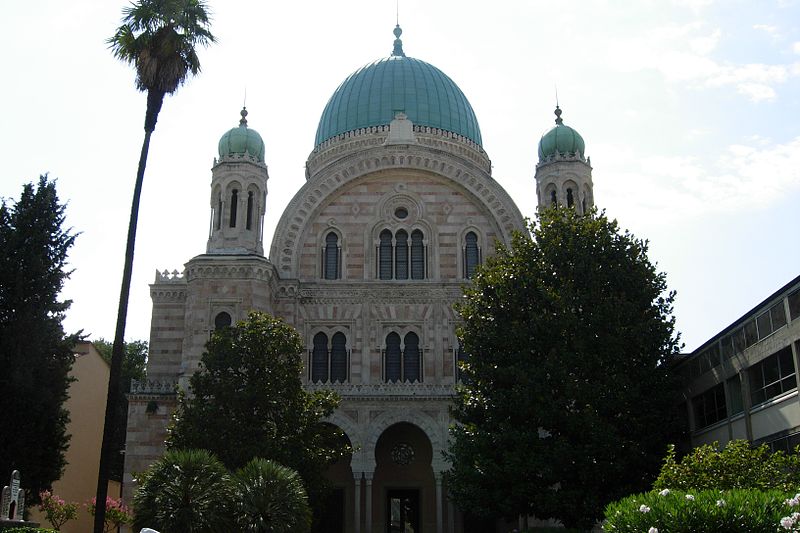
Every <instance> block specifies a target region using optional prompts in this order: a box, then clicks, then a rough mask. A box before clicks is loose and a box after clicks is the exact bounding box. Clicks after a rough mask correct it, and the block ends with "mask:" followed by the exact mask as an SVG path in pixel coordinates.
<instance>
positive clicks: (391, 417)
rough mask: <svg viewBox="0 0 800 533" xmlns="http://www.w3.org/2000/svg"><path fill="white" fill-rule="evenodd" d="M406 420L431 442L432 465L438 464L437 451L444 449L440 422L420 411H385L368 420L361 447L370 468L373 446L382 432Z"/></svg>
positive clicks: (373, 465) (373, 460)
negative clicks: (368, 424) (367, 427)
mask: <svg viewBox="0 0 800 533" xmlns="http://www.w3.org/2000/svg"><path fill="white" fill-rule="evenodd" d="M400 422H406V423H408V424H411V425H412V426H415V427H417V428H419V429H420V430H422V432H423V433H424V434H425V436H426V437H428V440H429V441H430V442H431V447H432V448H433V461H432V463H433V466H434V469H435V468H436V467H437V466H438V461H437V457H438V456H439V455H440V453H439V452H441V451H442V450H444V449H445V442H444V439H443V438H442V435H441V434H440V428H439V426H440V424H439V423H438V422H437V421H436V420H433V419H432V418H431V417H430V416H429V415H427V414H425V413H423V412H420V411H408V410H405V409H404V410H403V411H399V410H398V411H395V410H392V411H385V412H384V413H382V414H381V415H379V416H378V417H377V418H376V419H375V420H373V421H372V422H370V426H369V427H370V429H369V434H368V435H366V436H365V439H364V447H363V452H364V453H363V458H364V460H365V461H370V462H371V465H372V469H373V470H374V468H375V447H376V446H377V444H378V439H380V437H381V435H383V432H384V431H386V430H387V429H389V428H390V427H391V426H393V425H395V424H399V423H400Z"/></svg>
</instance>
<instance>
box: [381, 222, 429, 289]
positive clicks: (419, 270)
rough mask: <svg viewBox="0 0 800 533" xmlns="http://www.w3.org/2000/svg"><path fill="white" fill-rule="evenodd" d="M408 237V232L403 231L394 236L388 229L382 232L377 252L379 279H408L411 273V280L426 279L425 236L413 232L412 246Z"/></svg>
mask: <svg viewBox="0 0 800 533" xmlns="http://www.w3.org/2000/svg"><path fill="white" fill-rule="evenodd" d="M408 237H409V236H408V232H407V231H406V230H403V229H401V230H398V231H397V233H395V234H394V235H392V232H391V231H390V230H388V229H385V230H383V231H381V233H380V235H379V242H378V248H377V250H376V255H377V257H378V264H377V276H378V279H386V280H389V279H408V278H409V273H410V275H411V279H425V271H426V250H425V243H424V235H423V233H422V231H420V230H418V229H415V230H414V231H412V232H411V245H410V246H409V242H408V241H409V238H408ZM409 248H410V249H409ZM409 252H410V253H409Z"/></svg>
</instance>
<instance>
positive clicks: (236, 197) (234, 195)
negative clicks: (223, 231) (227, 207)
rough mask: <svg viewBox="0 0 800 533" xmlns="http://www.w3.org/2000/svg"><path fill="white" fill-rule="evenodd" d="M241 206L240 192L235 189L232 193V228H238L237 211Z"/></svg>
mask: <svg viewBox="0 0 800 533" xmlns="http://www.w3.org/2000/svg"><path fill="white" fill-rule="evenodd" d="M238 205H239V191H237V190H236V189H233V190H232V191H231V220H230V227H232V228H235V227H236V209H237V207H238Z"/></svg>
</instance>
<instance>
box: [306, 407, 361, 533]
mask: <svg viewBox="0 0 800 533" xmlns="http://www.w3.org/2000/svg"><path fill="white" fill-rule="evenodd" d="M322 424H324V425H325V426H328V427H329V428H330V429H336V430H338V431H340V432H341V436H342V439H343V440H344V441H345V442H346V444H347V446H348V447H349V448H350V453H348V454H347V455H345V456H344V457H342V458H340V459H339V460H338V461H336V462H335V463H333V464H332V465H330V466H329V467H328V470H327V471H326V472H325V477H326V479H327V480H328V483H329V484H330V492H329V493H328V495H327V498H326V499H325V501H320V502H319V503H318V508H315V509H314V523H313V525H312V533H345V532H347V531H352V530H353V516H352V513H351V512H349V509H352V507H353V505H354V500H355V483H354V480H353V470H352V468H351V466H350V465H351V463H352V458H353V454H352V450H353V442H352V439H351V438H350V436H349V435H348V434H347V432H346V431H345V430H344V429H342V428H341V427H340V426H339V425H337V424H334V423H332V422H330V421H327V422H322Z"/></svg>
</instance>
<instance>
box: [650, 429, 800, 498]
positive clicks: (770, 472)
mask: <svg viewBox="0 0 800 533" xmlns="http://www.w3.org/2000/svg"><path fill="white" fill-rule="evenodd" d="M797 487H800V455H798V454H786V453H784V452H782V451H778V452H774V453H773V452H771V451H770V449H769V447H768V446H767V445H766V444H762V445H761V446H758V447H753V446H752V445H751V444H750V442H748V441H746V440H732V441H730V442H728V444H727V445H726V446H725V447H724V448H723V447H721V446H720V445H719V444H718V443H716V442H715V443H713V444H706V445H703V446H698V447H697V448H694V449H693V450H692V451H691V452H690V453H689V454H687V455H686V456H685V457H683V458H682V459H681V460H680V461H677V460H676V455H675V447H674V446H670V447H669V450H668V452H667V456H666V457H665V459H664V464H663V466H662V467H661V473H660V474H659V476H658V479H656V482H655V483H654V485H653V488H655V489H679V490H703V489H716V490H727V489H744V488H753V489H762V490H767V489H779V490H783V491H792V490H796V489H797Z"/></svg>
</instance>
